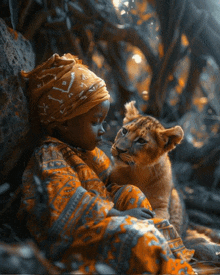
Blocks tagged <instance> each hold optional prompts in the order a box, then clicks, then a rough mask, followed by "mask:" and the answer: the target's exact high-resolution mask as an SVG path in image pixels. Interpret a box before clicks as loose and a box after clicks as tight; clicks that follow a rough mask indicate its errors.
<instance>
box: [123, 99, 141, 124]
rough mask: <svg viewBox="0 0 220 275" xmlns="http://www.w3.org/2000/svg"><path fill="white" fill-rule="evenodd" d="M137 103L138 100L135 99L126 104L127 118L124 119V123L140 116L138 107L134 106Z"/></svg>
mask: <svg viewBox="0 0 220 275" xmlns="http://www.w3.org/2000/svg"><path fill="white" fill-rule="evenodd" d="M135 103H136V101H134V100H133V101H131V102H128V103H126V104H125V118H124V119H123V124H126V123H128V122H130V121H132V120H134V119H135V118H137V117H139V116H140V114H139V111H138V109H137V108H136V107H135V106H134V104H135Z"/></svg>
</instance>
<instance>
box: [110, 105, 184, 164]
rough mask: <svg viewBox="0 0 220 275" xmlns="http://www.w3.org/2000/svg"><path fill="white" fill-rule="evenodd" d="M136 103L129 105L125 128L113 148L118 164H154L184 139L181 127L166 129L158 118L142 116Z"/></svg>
mask: <svg viewBox="0 0 220 275" xmlns="http://www.w3.org/2000/svg"><path fill="white" fill-rule="evenodd" d="M134 104H135V102H134V101H131V102H129V103H127V104H126V105H125V109H126V114H125V118H124V120H123V123H124V125H123V127H122V128H121V129H120V130H119V131H118V133H117V135H116V138H115V141H114V144H113V145H112V148H111V152H112V155H113V157H114V161H115V165H120V166H127V165H130V166H133V165H140V166H142V165H153V164H155V163H157V162H158V161H159V159H160V158H161V157H162V156H163V155H164V154H165V153H167V152H168V151H170V150H172V149H174V148H175V146H176V144H178V143H180V142H181V140H182V138H183V130H182V128H181V127H180V126H175V127H172V128H169V129H165V128H164V127H163V126H162V124H161V123H160V122H159V121H158V120H157V119H155V118H153V117H151V116H143V115H141V114H139V112H138V110H137V109H136V107H135V106H134Z"/></svg>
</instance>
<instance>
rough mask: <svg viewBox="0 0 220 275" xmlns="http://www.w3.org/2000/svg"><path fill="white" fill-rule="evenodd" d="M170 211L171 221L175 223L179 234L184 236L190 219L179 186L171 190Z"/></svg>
mask: <svg viewBox="0 0 220 275" xmlns="http://www.w3.org/2000/svg"><path fill="white" fill-rule="evenodd" d="M169 213H170V223H171V224H172V225H174V227H175V228H176V230H177V232H178V233H179V235H180V236H181V237H182V238H184V236H185V235H186V230H187V227H188V223H189V220H188V215H187V213H186V209H185V203H184V200H183V197H182V195H181V193H180V191H179V190H178V189H177V188H173V189H172V192H171V197H170V205H169Z"/></svg>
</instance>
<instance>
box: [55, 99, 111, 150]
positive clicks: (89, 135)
mask: <svg viewBox="0 0 220 275" xmlns="http://www.w3.org/2000/svg"><path fill="white" fill-rule="evenodd" d="M109 107H110V102H109V101H108V100H105V101H103V102H102V103H100V104H98V105H96V106H95V107H93V108H92V109H91V110H89V112H87V113H85V114H82V115H80V116H77V117H74V118H72V119H70V120H68V121H66V123H65V127H64V126H60V127H59V133H60V138H61V139H62V140H63V141H64V142H66V143H68V144H70V145H72V146H74V147H80V148H82V149H86V150H93V149H94V148H95V147H96V146H97V144H98V142H100V141H101V140H102V135H103V134H104V133H105V130H104V128H103V122H104V119H105V117H106V116H107V114H108V110H109Z"/></svg>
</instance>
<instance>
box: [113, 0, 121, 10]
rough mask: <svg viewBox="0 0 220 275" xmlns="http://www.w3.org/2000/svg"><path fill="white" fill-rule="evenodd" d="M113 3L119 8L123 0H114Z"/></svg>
mask: <svg viewBox="0 0 220 275" xmlns="http://www.w3.org/2000/svg"><path fill="white" fill-rule="evenodd" d="M112 3H113V5H114V6H115V7H116V8H118V7H119V5H120V3H121V0H113V1H112Z"/></svg>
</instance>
